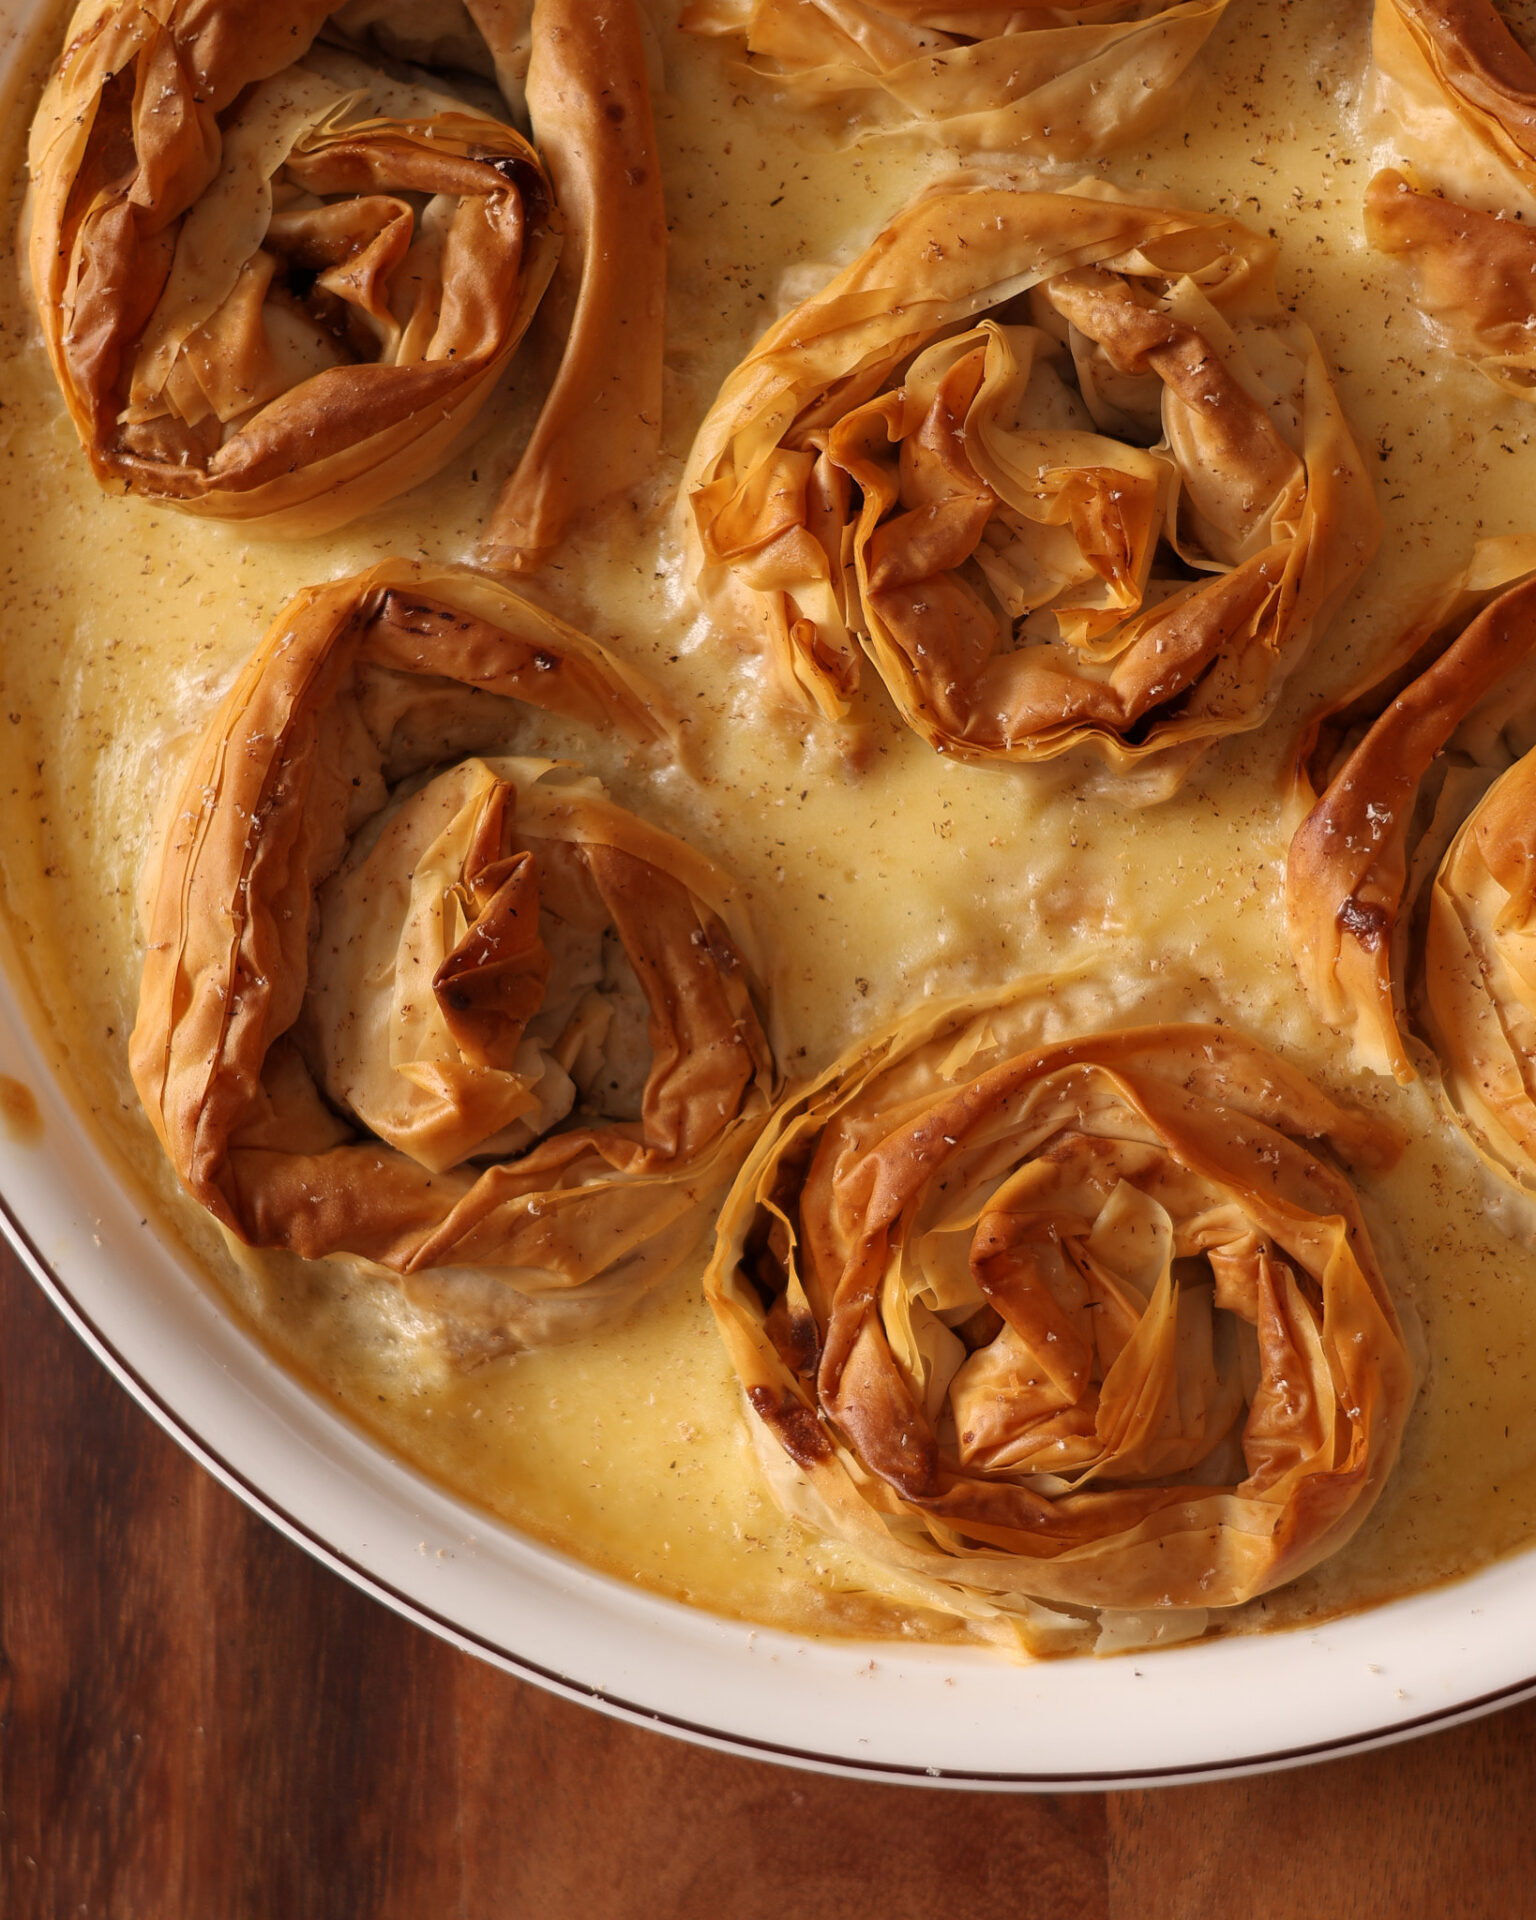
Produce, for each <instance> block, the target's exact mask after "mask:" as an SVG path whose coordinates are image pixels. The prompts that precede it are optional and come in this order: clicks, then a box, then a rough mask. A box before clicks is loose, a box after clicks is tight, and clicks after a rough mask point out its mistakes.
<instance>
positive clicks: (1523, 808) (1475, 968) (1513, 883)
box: [1286, 536, 1536, 1191]
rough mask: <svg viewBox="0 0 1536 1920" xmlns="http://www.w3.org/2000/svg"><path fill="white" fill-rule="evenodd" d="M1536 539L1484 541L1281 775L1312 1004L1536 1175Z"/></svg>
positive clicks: (1486, 1153)
mask: <svg viewBox="0 0 1536 1920" xmlns="http://www.w3.org/2000/svg"><path fill="white" fill-rule="evenodd" d="M1533 745H1536V538H1532V537H1530V536H1526V537H1522V538H1515V539H1508V540H1490V541H1486V542H1483V543H1482V544H1481V545H1480V546H1479V547H1478V549H1477V551H1476V553H1475V554H1474V556H1473V559H1472V562H1471V564H1470V565H1469V566H1468V568H1467V569H1466V571H1465V572H1464V573H1463V574H1462V575H1460V576H1459V577H1458V578H1457V579H1455V580H1453V581H1451V582H1449V583H1448V584H1447V585H1446V587H1445V588H1444V589H1443V590H1442V591H1441V592H1440V593H1439V594H1438V595H1437V596H1436V597H1435V599H1434V600H1433V602H1432V603H1431V605H1430V606H1429V607H1428V608H1427V609H1426V611H1425V613H1424V615H1423V616H1422V617H1421V618H1420V619H1419V620H1418V621H1416V622H1415V623H1414V624H1413V625H1412V626H1411V627H1409V629H1408V630H1407V631H1406V632H1405V633H1404V634H1403V636H1402V637H1401V638H1400V640H1399V641H1398V642H1397V644H1396V645H1395V646H1394V648H1393V649H1392V651H1391V652H1390V654H1389V655H1388V657H1387V658H1386V659H1385V660H1384V661H1383V662H1382V663H1381V664H1380V666H1379V667H1378V668H1377V669H1376V670H1375V672H1374V674H1373V675H1372V677H1371V679H1370V681H1368V682H1367V683H1366V684H1365V685H1364V686H1362V687H1360V688H1358V689H1355V690H1353V691H1352V692H1351V693H1350V694H1348V695H1346V696H1345V698H1344V699H1342V700H1341V701H1340V702H1339V703H1337V704H1336V705H1335V706H1334V707H1332V708H1331V709H1329V710H1328V711H1327V712H1325V713H1324V714H1322V715H1321V716H1320V717H1319V718H1318V719H1316V720H1315V721H1314V722H1313V723H1312V724H1311V726H1310V727H1309V728H1308V730H1307V732H1306V734H1305V735H1304V736H1303V738H1302V740H1301V743H1300V746H1299V749H1298V754H1297V761H1296V766H1295V770H1294V776H1293V785H1292V794H1291V801H1290V804H1291V811H1292V814H1293V816H1294V818H1295V819H1296V820H1297V821H1298V823H1299V824H1298V825H1297V826H1296V829H1295V833H1294V837H1293V838H1292V840H1291V845H1290V853H1289V855H1288V859H1287V867H1286V916H1287V924H1288V928H1289V933H1290V940H1291V949H1292V952H1293V953H1294V955H1295V958H1296V964H1297V967H1298V969H1299V970H1300V973H1301V977H1302V980H1303V981H1304V983H1305V985H1306V988H1307V991H1308V994H1309V996H1310V998H1311V1000H1312V1002H1313V1005H1314V1006H1315V1007H1316V1009H1317V1011H1318V1013H1319V1014H1320V1015H1321V1017H1322V1018H1323V1019H1324V1020H1326V1021H1328V1022H1329V1024H1330V1025H1332V1026H1334V1027H1337V1028H1338V1029H1339V1030H1340V1031H1342V1032H1344V1033H1346V1034H1347V1035H1349V1037H1350V1038H1351V1040H1352V1041H1353V1043H1354V1046H1355V1050H1356V1052H1357V1054H1358V1056H1359V1058H1360V1060H1361V1062H1362V1063H1363V1064H1364V1065H1366V1066H1368V1067H1370V1068H1372V1069H1374V1070H1375V1071H1376V1072H1377V1073H1382V1074H1391V1075H1392V1076H1394V1077H1395V1078H1396V1079H1397V1080H1399V1081H1401V1082H1403V1083H1404V1084H1406V1083H1408V1082H1410V1081H1412V1080H1414V1079H1416V1078H1417V1077H1418V1075H1419V1072H1420V1070H1421V1069H1428V1070H1429V1071H1430V1073H1431V1076H1432V1078H1433V1080H1434V1081H1435V1082H1437V1083H1438V1086H1439V1088H1440V1089H1441V1090H1442V1091H1443V1095H1444V1099H1445V1102H1446V1104H1447V1106H1448V1108H1449V1111H1450V1113H1451V1115H1452V1116H1453V1117H1454V1119H1455V1120H1456V1121H1457V1122H1458V1123H1459V1124H1460V1126H1461V1127H1462V1128H1463V1129H1464V1131H1465V1132H1466V1133H1467V1135H1468V1136H1469V1137H1470V1139H1471V1140H1472V1142H1473V1144H1474V1145H1475V1146H1476V1148H1477V1149H1478V1151H1479V1152H1480V1154H1481V1155H1482V1157H1483V1158H1484V1160H1485V1161H1486V1162H1487V1163H1488V1164H1489V1165H1491V1166H1492V1167H1494V1168H1495V1169H1497V1170H1498V1171H1499V1172H1500V1173H1501V1174H1503V1175H1504V1176H1505V1177H1507V1178H1509V1179H1511V1180H1514V1181H1516V1182H1517V1183H1518V1184H1520V1185H1521V1186H1524V1187H1527V1188H1529V1189H1531V1190H1532V1191H1536V752H1533V751H1532V748H1533Z"/></svg>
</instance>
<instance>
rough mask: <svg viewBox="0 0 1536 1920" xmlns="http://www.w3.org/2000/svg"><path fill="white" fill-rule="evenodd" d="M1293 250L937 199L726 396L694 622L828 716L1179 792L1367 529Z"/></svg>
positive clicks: (1175, 215) (777, 338) (1000, 203)
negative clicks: (892, 713) (728, 620)
mask: <svg viewBox="0 0 1536 1920" xmlns="http://www.w3.org/2000/svg"><path fill="white" fill-rule="evenodd" d="M1274 259H1275V246H1274V243H1273V242H1272V241H1270V240H1267V239H1264V238H1262V237H1261V236H1259V235H1257V234H1255V233H1252V232H1250V231H1249V230H1248V229H1247V228H1245V227H1242V226H1240V225H1238V224H1237V223H1236V222H1235V221H1232V220H1228V219H1225V218H1222V217H1220V216H1217V215H1211V214H1200V213H1188V212H1185V211H1183V210H1181V209H1179V208H1176V207H1162V206H1149V205H1144V204H1141V203H1139V202H1133V201H1129V200H1126V199H1124V198H1122V197H1120V196H1119V195H1117V194H1115V193H1114V192H1113V191H1112V190H1110V189H1107V188H1102V187H1097V186H1094V185H1091V184H1086V185H1082V186H1079V187H1078V188H1076V189H1074V190H1073V191H1071V192H1062V193H1045V192H1038V191H1028V190H1025V189H1022V188H1020V187H1018V186H1017V185H1015V184H1012V183H1011V182H1007V181H999V180H997V179H995V178H989V177H985V176H980V175H962V176H959V177H956V178H952V179H950V180H948V181H947V182H945V183H943V184H941V185H939V186H937V187H935V188H933V189H932V190H930V191H929V192H928V193H926V194H924V195H923V196H922V197H920V198H919V199H918V200H916V201H915V202H914V203H913V204H912V205H911V206H909V207H908V208H907V209H906V210H905V211H904V212H903V213H901V214H899V215H898V216H897V218H896V219H895V220H894V221H892V223H891V224H890V226H888V227H887V228H886V229H885V231H884V232H883V233H881V234H880V235H879V236H878V238H877V239H876V240H875V241H874V243H873V244H872V245H871V246H870V247H869V248H868V250H867V251H866V252H865V253H863V254H862V255H861V256H860V257H859V258H858V259H857V260H856V261H854V263H853V264H852V265H851V266H850V267H848V268H847V269H846V270H845V271H844V272H842V273H841V274H839V275H838V276H837V277H836V279H834V280H833V281H831V283H830V284H829V285H828V286H827V287H825V288H824V289H823V290H822V291H821V292H820V293H819V294H817V295H816V296H815V297H814V298H813V299H810V300H808V301H806V302H805V303H804V304H803V305H802V306H800V307H797V308H796V309H795V310H794V311H793V312H792V313H790V314H788V315H787V316H786V317H785V318H784V319H783V320H781V321H780V322H779V323H778V325H777V326H775V327H774V328H772V329H771V331H770V332H769V333H768V334H767V335H766V336H765V337H764V339H763V340H762V341H761V342H760V343H759V345H758V346H757V347H756V348H755V349H754V351H753V352H752V353H751V355H750V356H749V357H748V358H747V359H746V360H745V361H744V362H743V363H742V365H741V366H740V367H738V368H737V370H736V371H735V373H733V374H732V376H731V377H730V379H729V380H728V381H727V382H726V385H725V387H724V389H723V391H722V392H721V394H720V397H719V399H718V400H717V401H716V403H715V406H714V408H713V409H712V410H711V412H710V414H709V416H708V418H707V419H706V420H705V422H704V424H703V426H702V428H701V429H700V432H699V436H698V439H697V441H696V443H695V446H694V449H693V453H692V456H691V458H690V462H689V466H688V471H687V474H686V476H685V481H684V490H685V495H686V498H687V500H688V503H689V506H690V509H691V514H692V521H693V563H694V568H695V575H696V578H697V581H698V585H699V590H700V592H701V594H702V595H703V596H704V598H705V599H706V600H707V601H713V602H717V603H723V605H722V608H721V611H722V614H723V615H724V616H725V617H728V616H729V611H730V609H731V608H732V607H736V608H740V609H742V610H744V611H745V612H746V613H747V615H748V617H749V618H751V619H753V620H754V621H755V622H756V623H757V625H758V626H759V628H760V629H761V630H762V632H763V633H764V635H765V637H766V639H767V641H768V644H769V646H770V647H771V649H772V651H773V653H774V655H775V657H776V658H777V660H778V661H779V663H780V665H781V666H782V668H783V676H784V678H785V680H786V681H787V683H788V684H789V685H790V686H791V687H792V688H793V689H794V690H795V691H796V693H797V694H798V696H799V698H800V700H801V701H802V702H803V703H807V704H810V703H813V704H814V705H815V706H816V707H817V708H819V709H820V710H821V711H822V713H824V714H826V715H828V716H829V717H832V718H837V719H841V718H843V717H844V716H846V715H847V714H848V712H849V707H850V703H851V702H852V700H853V698H854V695H855V692H856V690H857V688H858V685H859V680H860V673H861V665H862V660H863V657H864V655H866V654H867V655H868V657H869V659H870V660H871V661H872V662H873V663H874V666H875V668H876V670H877V672H878V673H879V675H880V678H881V679H882V680H883V681H884V683H885V685H886V687H887V689H888V690H889V692H890V694H891V696H892V698H893V699H894V700H895V702H896V705H897V707H898V708H899V709H900V711H901V714H902V716H903V718H904V719H905V720H906V721H907V723H908V725H910V726H911V727H913V728H915V729H916V730H917V731H918V732H919V733H920V734H922V735H923V736H924V737H925V738H926V739H927V740H928V741H929V742H930V743H931V744H932V745H933V746H934V747H936V748H937V749H938V750H939V751H940V752H944V753H951V754H955V755H958V756H960V757H962V758H965V759H969V760H978V761H987V760H1042V759H1048V758H1051V757H1053V756H1054V755H1057V754H1060V753H1063V752H1065V751H1066V750H1068V749H1069V748H1072V747H1075V746H1079V745H1085V746H1089V747H1091V748H1094V749H1096V750H1097V751H1098V752H1099V753H1100V754H1102V755H1103V756H1104V757H1105V758H1106V759H1107V760H1108V761H1109V762H1110V764H1111V765H1112V766H1113V767H1115V768H1116V769H1117V770H1120V771H1125V770H1128V769H1130V768H1132V767H1134V766H1137V765H1138V764H1145V765H1148V766H1153V767H1155V769H1156V772H1157V775H1158V776H1159V777H1160V778H1161V780H1162V781H1163V782H1164V784H1171V783H1172V782H1173V781H1176V780H1177V779H1178V778H1179V777H1180V776H1181V775H1182V773H1183V772H1184V771H1185V770H1186V769H1187V767H1188V765H1189V764H1190V762H1191V761H1192V760H1193V759H1194V758H1195V757H1197V756H1198V755H1199V753H1200V752H1201V751H1202V750H1203V749H1204V747H1205V746H1206V745H1207V744H1208V743H1209V742H1210V741H1212V740H1214V739H1216V738H1218V737H1220V736H1221V735H1224V734H1229V733H1234V732H1239V731H1242V730H1243V729H1246V728H1250V727H1254V726H1257V725H1258V724H1259V722H1260V721H1261V720H1262V719H1263V718H1264V716H1265V714H1266V713H1267V712H1268V711H1269V709H1270V707H1271V705H1272V704H1273V702H1274V700H1275V699H1276V697H1277V695H1278V693H1279V691H1280V688H1281V685H1282V684H1283V682H1284V680H1285V678H1286V675H1287V674H1288V673H1289V672H1290V670H1291V668H1292V667H1293V666H1294V665H1295V663H1296V661H1297V659H1298V657H1299V656H1300V654H1301V653H1302V652H1303V651H1304V650H1305V649H1306V647H1307V645H1308V643H1309V641H1310V638H1311V636H1312V633H1313V630H1314V629H1315V628H1316V626H1317V625H1318V623H1319V622H1320V621H1321V620H1322V619H1323V618H1324V617H1325V616H1326V614H1327V613H1328V611H1329V610H1330V608H1331V607H1332V605H1333V604H1334V602H1335V601H1336V600H1337V599H1338V597H1339V596H1340V594H1341V593H1342V592H1343V590H1344V589H1345V588H1346V587H1347V586H1348V585H1349V584H1350V583H1351V582H1352V581H1353V580H1354V578H1355V577H1356V575H1357V574H1358V573H1359V572H1360V570H1361V569H1362V567H1363V566H1364V565H1365V564H1366V562H1367V561H1368V560H1369V558H1370V556H1371V554H1372V552H1373V551H1374V549H1375V545H1376V541H1377V537H1378V521H1377V515H1376V509H1375V505H1374V502H1373V500H1372V496H1371V488H1370V483H1369V481H1368V479H1367V478H1366V475H1365V472H1364V468H1363V465H1362V463H1361V460H1360V456H1359V453H1358V451H1357V449H1356V447H1355V445H1354V442H1353V440H1352V439H1351V437H1350V434H1349V431H1348V428H1347V427H1346V425H1345V422H1344V418H1343V415H1342V413H1341V411H1340V408H1339V404H1338V400H1337V398H1336V396H1335V394H1334V391H1333V388H1332V386H1331V384H1330V382H1329V378H1328V374H1327V371H1326V369H1325V368H1324V366H1323V362H1322V358H1321V356H1320V354H1319V353H1318V349H1317V345H1316V342H1315V341H1314V340H1313V338H1312V335H1311V333H1310V332H1309V330H1308V329H1307V327H1306V326H1305V325H1304V324H1303V323H1302V322H1301V321H1300V320H1298V319H1296V318H1295V317H1294V316H1293V315H1291V314H1289V313H1287V312H1286V311H1284V310H1283V309H1282V308H1281V307H1280V306H1279V304H1278V303H1277V301H1276V298H1275V292H1274V285H1273V268H1274Z"/></svg>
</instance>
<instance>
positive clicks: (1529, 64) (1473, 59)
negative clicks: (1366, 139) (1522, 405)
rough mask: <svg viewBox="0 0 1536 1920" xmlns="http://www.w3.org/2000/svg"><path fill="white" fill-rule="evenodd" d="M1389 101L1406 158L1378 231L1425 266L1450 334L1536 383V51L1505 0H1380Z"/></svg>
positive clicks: (1431, 303) (1515, 380) (1383, 94)
mask: <svg viewBox="0 0 1536 1920" xmlns="http://www.w3.org/2000/svg"><path fill="white" fill-rule="evenodd" d="M1371 50H1372V58H1373V62H1374V76H1373V93H1374V101H1375V107H1376V111H1377V114H1378V117H1379V118H1380V120H1381V122H1382V124H1383V126H1384V129H1385V131H1386V133H1387V134H1388V136H1389V138H1390V139H1391V140H1392V142H1393V144H1394V145H1395V146H1396V147H1397V149H1398V151H1399V153H1400V155H1401V157H1402V160H1403V162H1404V165H1403V166H1402V167H1387V168H1384V169H1382V171H1381V172H1379V173H1377V174H1376V175H1375V176H1374V178H1373V179H1372V180H1371V183H1370V185H1369V187H1368V189H1367V191H1366V197H1365V230H1366V235H1367V238H1368V239H1369V240H1370V243H1371V245H1372V246H1373V247H1376V248H1377V249H1379V250H1380V251H1381V252H1383V253H1389V254H1393V255H1396V256H1397V257H1398V258H1399V259H1402V260H1404V261H1406V262H1407V264H1408V265H1409V266H1410V267H1411V268H1412V270H1413V274H1414V280H1415V285H1416V289H1417V297H1418V301H1419V304H1420V306H1421V307H1422V308H1423V310H1424V311H1425V313H1426V314H1428V315H1429V317H1430V318H1431V319H1432V320H1434V321H1435V322H1436V323H1437V324H1438V325H1439V327H1440V328H1441V329H1442V331H1443V333H1444V335H1445V338H1446V340H1447V342H1448V343H1449V345H1450V346H1451V347H1452V348H1453V349H1454V350H1455V351H1456V352H1457V353H1460V354H1463V355H1465V356H1466V357H1467V358H1469V359H1471V360H1472V361H1474V362H1475V363H1476V364H1477V365H1478V366H1480V367H1481V368H1482V370H1483V371H1484V372H1485V373H1486V374H1488V376H1489V377H1490V378H1491V379H1493V380H1494V381H1496V382H1497V383H1498V384H1499V385H1500V386H1501V387H1503V388H1505V389H1506V391H1509V392H1513V393H1518V394H1523V395H1529V394H1530V393H1531V391H1532V389H1533V387H1536V237H1533V235H1532V232H1531V230H1530V227H1529V226H1528V225H1527V224H1526V223H1527V222H1529V221H1531V220H1532V219H1533V218H1536V61H1533V60H1532V59H1531V57H1530V55H1529V54H1528V53H1527V52H1526V50H1525V48H1524V47H1523V46H1522V45H1521V43H1520V42H1519V41H1518V40H1517V39H1516V37H1515V35H1514V33H1513V32H1512V31H1511V30H1510V27H1509V25H1508V23H1507V22H1506V20H1505V19H1504V16H1503V14H1502V13H1501V12H1500V10H1499V8H1498V7H1497V6H1496V5H1495V4H1494V0H1376V9H1375V14H1374V16H1373V25H1372V46H1371Z"/></svg>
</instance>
